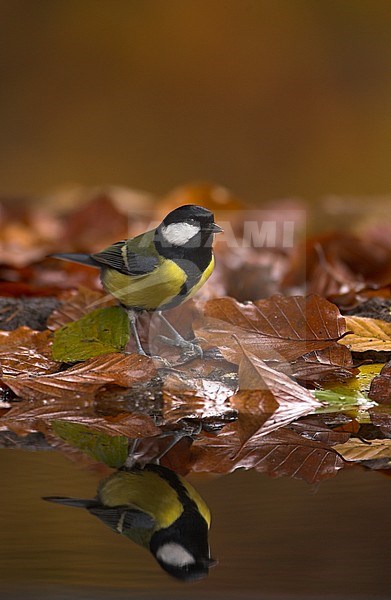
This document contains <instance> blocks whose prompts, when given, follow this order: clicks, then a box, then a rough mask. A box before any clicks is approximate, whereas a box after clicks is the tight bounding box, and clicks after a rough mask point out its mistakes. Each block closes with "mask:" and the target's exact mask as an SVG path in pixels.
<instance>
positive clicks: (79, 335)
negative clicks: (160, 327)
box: [53, 306, 129, 362]
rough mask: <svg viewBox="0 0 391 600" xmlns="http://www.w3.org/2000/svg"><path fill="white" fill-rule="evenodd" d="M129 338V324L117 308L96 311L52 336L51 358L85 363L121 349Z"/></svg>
mask: <svg viewBox="0 0 391 600" xmlns="http://www.w3.org/2000/svg"><path fill="white" fill-rule="evenodd" d="M128 339H129V321H128V317H127V314H126V312H125V310H124V309H123V308H121V307H120V306H110V307H108V308H98V309H97V310H94V311H93V312H92V313H89V314H87V315H86V316H85V317H82V318H81V319H79V320H78V321H73V322H72V323H68V324H67V325H64V327H62V328H61V329H58V330H57V331H56V332H55V333H54V341H53V357H54V359H55V360H58V361H63V362H77V361H79V360H86V359H88V358H92V357H95V356H99V355H101V354H107V353H108V352H118V351H120V350H123V349H124V348H125V346H126V343H127V341H128Z"/></svg>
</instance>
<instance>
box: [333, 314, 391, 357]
mask: <svg viewBox="0 0 391 600" xmlns="http://www.w3.org/2000/svg"><path fill="white" fill-rule="evenodd" d="M345 318H346V327H347V330H348V331H351V332H352V333H349V334H348V335H346V336H345V337H344V338H342V339H341V340H339V343H340V344H343V345H344V346H347V347H348V348H350V350H352V351H354V352H365V351H366V350H376V351H384V350H386V351H389V350H391V323H386V321H381V320H380V319H370V318H366V317H350V316H346V317H345Z"/></svg>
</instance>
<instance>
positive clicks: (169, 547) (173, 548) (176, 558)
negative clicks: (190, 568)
mask: <svg viewBox="0 0 391 600" xmlns="http://www.w3.org/2000/svg"><path fill="white" fill-rule="evenodd" d="M156 558H157V559H158V560H160V561H161V562H163V563H165V564H166V565H172V566H173V567H185V566H187V565H194V563H195V562H196V561H195V558H194V556H193V555H192V554H191V553H190V552H188V551H187V550H186V548H184V547H183V546H181V545H180V544H176V543H175V542H169V543H168V544H164V546H161V548H159V550H158V551H157V552H156Z"/></svg>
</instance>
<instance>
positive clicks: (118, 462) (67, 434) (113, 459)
mask: <svg viewBox="0 0 391 600" xmlns="http://www.w3.org/2000/svg"><path fill="white" fill-rule="evenodd" d="M52 429H53V431H54V433H56V434H57V435H58V436H60V438H61V439H63V440H64V441H65V442H68V444H71V446H75V447H76V448H79V449H80V450H82V451H83V452H85V453H86V454H88V455H89V456H91V457H92V458H95V459H96V460H97V461H99V462H103V463H105V464H106V465H107V466H109V467H113V468H116V469H119V468H120V467H122V465H123V464H124V463H125V461H126V458H127V455H128V438H127V437H125V436H119V435H116V436H111V435H107V434H105V433H97V432H96V431H93V430H91V429H90V428H88V427H86V426H85V425H80V424H79V423H67V422H64V421H53V422H52Z"/></svg>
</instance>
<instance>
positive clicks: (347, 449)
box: [333, 438, 391, 461]
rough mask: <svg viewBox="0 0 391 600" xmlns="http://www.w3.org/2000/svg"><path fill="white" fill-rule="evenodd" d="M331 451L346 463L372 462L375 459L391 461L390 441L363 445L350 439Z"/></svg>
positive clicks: (373, 441) (354, 439) (374, 441)
mask: <svg viewBox="0 0 391 600" xmlns="http://www.w3.org/2000/svg"><path fill="white" fill-rule="evenodd" d="M333 450H335V451H336V452H338V454H340V455H341V456H342V457H343V458H344V459H345V460H348V461H360V460H373V459H377V458H389V459H391V440H389V439H385V440H372V441H371V442H369V443H365V442H362V441H361V440H359V439H357V438H352V439H350V440H349V441H347V442H345V444H337V445H336V446H333Z"/></svg>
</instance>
